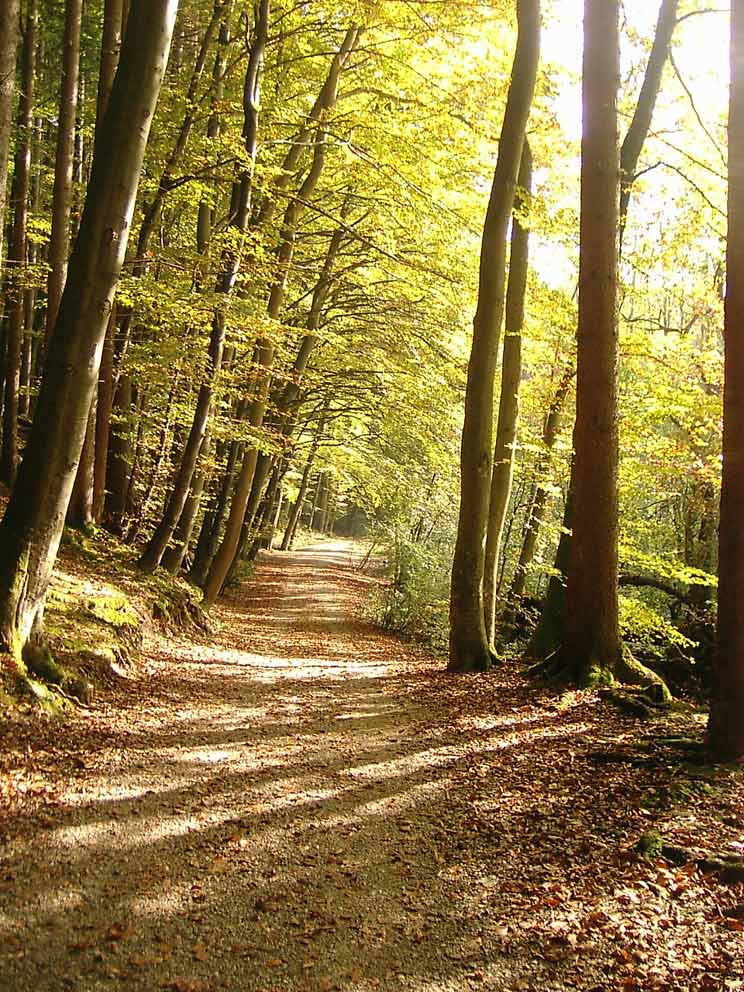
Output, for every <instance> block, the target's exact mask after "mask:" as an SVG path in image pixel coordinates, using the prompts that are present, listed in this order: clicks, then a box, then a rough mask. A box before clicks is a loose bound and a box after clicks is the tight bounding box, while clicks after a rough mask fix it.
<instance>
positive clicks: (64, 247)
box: [46, 0, 83, 342]
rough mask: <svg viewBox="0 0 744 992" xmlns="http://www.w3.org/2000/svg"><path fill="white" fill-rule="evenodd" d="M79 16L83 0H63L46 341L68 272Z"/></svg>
mask: <svg viewBox="0 0 744 992" xmlns="http://www.w3.org/2000/svg"><path fill="white" fill-rule="evenodd" d="M82 16H83V0H66V4H65V28H64V37H63V39H62V85H61V89H60V97H59V123H58V125H57V153H56V158H55V164H54V192H53V194H52V232H51V237H50V239H49V255H48V259H47V260H48V262H49V277H48V280H47V313H46V338H47V342H48V341H49V335H50V334H51V332H52V328H53V327H54V324H55V322H56V320H57V312H58V310H59V301H60V300H61V299H62V290H63V288H64V285H65V277H66V275H67V256H68V252H69V243H70V213H71V211H72V167H73V159H74V155H75V123H76V121H77V106H78V80H79V71H80V28H81V21H82Z"/></svg>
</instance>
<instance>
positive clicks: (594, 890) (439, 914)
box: [0, 543, 744, 992]
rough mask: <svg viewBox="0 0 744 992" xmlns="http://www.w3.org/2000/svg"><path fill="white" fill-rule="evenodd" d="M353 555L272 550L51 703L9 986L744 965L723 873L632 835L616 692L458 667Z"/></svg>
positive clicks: (27, 812)
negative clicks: (171, 632) (374, 591)
mask: <svg viewBox="0 0 744 992" xmlns="http://www.w3.org/2000/svg"><path fill="white" fill-rule="evenodd" d="M351 557H352V552H351V549H350V546H348V545H345V544H341V543H336V544H326V545H316V546H314V547H312V548H310V549H307V550H304V551H301V552H297V553H293V554H291V555H286V554H285V555H281V554H272V555H269V556H267V557H266V558H265V560H264V562H263V564H262V565H261V566H260V568H259V570H258V573H257V575H256V577H255V579H254V580H253V581H252V582H251V583H249V584H247V585H244V586H243V587H241V589H240V590H238V591H236V592H235V593H233V594H232V596H231V597H230V598H229V599H228V601H227V602H226V603H224V604H223V605H222V606H221V607H220V609H219V611H217V618H218V626H219V630H218V632H217V634H216V636H215V638H214V639H213V640H210V641H207V640H204V641H202V642H198V641H193V640H184V641H183V642H182V643H174V642H173V641H168V640H165V639H158V640H155V639H153V640H152V642H151V643H150V644H148V650H147V654H148V663H147V666H146V672H144V673H143V675H142V677H140V678H139V679H138V680H136V681H135V682H134V683H132V684H130V685H129V686H128V687H127V689H126V691H124V690H119V692H118V695H117V697H116V698H115V699H113V700H111V701H108V702H107V703H105V704H101V705H99V706H98V707H97V708H96V709H95V710H94V711H93V712H92V713H91V714H90V715H89V716H87V717H85V716H81V717H79V718H75V719H73V720H72V721H69V723H68V725H66V726H65V727H64V728H59V731H58V729H57V728H56V727H55V725H54V724H48V725H46V730H47V733H49V734H57V733H58V732H59V734H60V738H59V742H58V743H59V748H60V751H59V752H56V751H55V750H54V748H53V746H52V744H51V743H49V754H50V755H51V757H50V758H49V767H48V768H47V769H46V771H45V770H44V769H43V768H42V769H41V771H40V773H39V774H40V775H41V776H42V778H43V779H44V782H45V789H46V791H45V792H43V796H44V801H43V802H41V803H40V802H38V801H37V802H36V804H35V805H34V804H33V803H31V802H30V800H29V805H28V806H27V807H24V806H22V807H21V808H20V809H19V810H17V811H16V812H15V814H14V816H13V817H11V819H10V821H9V822H8V824H7V828H6V830H5V833H4V835H3V836H4V841H5V843H4V845H3V848H2V850H1V851H0V939H1V940H2V944H1V945H0V990H3V992H52V990H54V992H67V990H76V992H98V990H113V989H132V990H142V992H145V990H147V992H150V990H157V989H170V990H172V992H217V990H220V989H229V990H234V992H239V990H251V992H278V990H287V992H290V990H291V992H302V990H305V992H316V990H317V992H330V990H344V992H346V990H348V992H370V990H373V989H382V990H398V989H401V990H403V989H411V990H416V992H455V990H458V992H461V990H462V989H464V988H471V987H472V988H485V989H491V990H500V992H502V990H503V992H506V990H514V992H516V990H527V989H535V990H537V989H540V990H551V989H553V990H559V989H569V988H580V989H586V990H604V989H607V990H614V989H625V990H632V989H641V988H643V989H645V988H649V989H651V988H658V989H677V988H679V989H683V990H692V989H698V988H700V989H703V988H706V989H708V988H711V989H712V988H721V989H724V988H734V987H738V986H734V985H731V984H726V983H727V982H729V983H730V981H731V980H732V978H736V977H737V975H739V976H740V975H741V974H742V972H741V971H740V970H739V969H740V968H741V964H742V960H744V958H742V948H741V941H742V935H741V933H736V932H733V930H732V929H731V928H726V927H722V926H721V925H720V916H721V914H720V912H719V913H718V916H719V919H718V921H717V922H716V921H714V922H710V917H711V914H712V913H713V910H714V906H717V905H718V903H719V901H720V894H719V892H718V890H715V891H714V889H713V888H712V887H711V886H710V885H707V883H705V884H704V883H703V882H699V883H698V882H696V883H695V885H694V886H693V885H692V879H691V876H690V875H689V873H688V876H687V878H688V883H689V886H690V893H693V889H694V897H691V898H690V899H687V897H686V896H685V894H684V893H681V894H679V895H678V896H673V895H671V894H670V892H671V891H672V889H671V886H672V885H676V886H677V887H679V885H680V882H679V880H677V881H674V878H673V877H672V876H673V873H672V872H669V873H668V874H669V876H670V877H669V879H667V880H666V881H665V879H664V878H663V877H661V873H662V869H661V868H660V867H659V866H649V865H647V864H645V863H644V862H641V861H640V859H638V858H637V857H636V856H635V855H634V854H632V853H629V852H630V851H631V849H632V845H633V843H634V840H635V839H637V837H638V835H639V833H640V832H641V830H642V829H643V827H644V825H645V824H646V823H647V820H648V817H650V816H651V813H650V812H649V809H648V808H647V807H648V806H649V805H650V804H651V801H652V798H651V797H652V792H653V795H656V794H657V793H658V790H659V788H660V782H659V779H658V777H657V778H656V779H655V780H652V777H651V778H649V779H648V781H646V780H644V779H643V775H644V774H646V772H645V771H641V772H639V771H637V770H635V769H634V770H633V771H632V775H633V778H632V779H630V780H629V779H628V778H627V775H628V773H627V771H626V770H622V771H621V772H616V771H613V772H611V773H610V772H608V773H607V774H605V771H604V769H603V770H601V778H602V781H600V782H599V783H597V782H589V781H587V777H588V772H587V767H588V766H587V764H586V762H585V760H584V759H583V758H582V755H583V753H584V752H585V751H586V748H587V746H588V740H589V737H590V736H593V738H596V727H594V729H592V730H591V735H590V734H589V731H590V729H591V728H592V721H595V722H596V720H597V713H596V711H597V705H596V698H595V697H593V696H591V695H589V694H586V695H583V694H574V695H573V696H572V697H571V698H570V701H569V702H568V703H565V701H564V704H562V705H560V706H558V705H557V704H556V703H555V700H554V699H553V698H552V697H548V696H547V695H545V694H543V695H540V696H538V694H536V693H535V692H534V690H532V689H531V688H530V687H526V686H525V685H524V684H523V682H522V681H521V679H520V678H519V677H518V676H516V675H508V674H507V673H501V674H499V676H498V677H497V678H496V679H490V680H483V679H481V680H478V679H471V678H464V679H454V680H453V679H451V678H447V677H446V676H444V675H442V673H441V667H442V666H441V663H440V662H438V661H434V660H432V659H431V658H429V657H427V656H425V655H424V654H422V653H420V652H419V651H417V649H415V648H413V647H411V646H408V645H405V644H403V643H401V642H399V641H398V640H397V639H395V638H392V637H390V636H389V635H386V634H384V633H382V632H380V631H378V630H376V629H375V628H373V627H372V626H371V625H369V624H368V623H366V622H365V621H364V620H363V619H361V614H360V606H361V604H362V603H363V601H364V600H365V598H366V596H367V595H368V593H369V590H370V586H371V585H373V584H374V581H375V580H374V579H371V578H369V577H366V576H364V575H362V574H361V573H359V572H358V571H357V570H356V569H355V568H354V567H353V563H352V560H351ZM602 726H603V728H604V730H605V732H609V730H610V729H612V731H613V733H614V734H615V737H614V738H613V739H617V737H618V735H620V736H622V733H623V730H624V729H627V725H626V724H625V723H623V722H622V721H620V723H619V724H618V726H616V727H614V728H608V727H607V720H606V719H605V720H604V721H603V724H602ZM594 743H595V745H596V739H595V740H594ZM39 747H40V748H41V744H40V745H39ZM55 754H62V755H63V756H64V761H66V762H67V764H66V765H65V768H66V774H65V776H64V777H60V776H59V775H57V776H56V777H55V767H54V756H55ZM60 760H62V759H61V758H60ZM595 775H596V772H595ZM44 776H46V778H44ZM612 776H614V778H613V777H612ZM618 776H620V777H618ZM623 776H624V777H623ZM662 785H663V783H662ZM644 789H645V790H646V791H645V792H644ZM623 790H625V792H627V796H626V795H625V794H624V791H623ZM618 795H619V796H621V797H622V803H624V804H626V805H627V806H628V809H625V810H624V811H623V810H619V811H617V815H615V813H614V812H613V813H612V814H607V815H605V814H603V813H602V812H601V810H602V805H603V804H607V803H614V807H616V806H617V803H618ZM644 797H645V798H644ZM722 802H723V803H724V805H725V809H724V807H723V806H722V807H721V810H722V812H721V816H724V813H725V814H727V815H728V816H729V820H730V821H731V822H732V824H733V825H732V826H731V828H730V833H731V836H732V837H733V836H735V835H736V836H738V834H737V831H738V830H740V829H744V824H742V823H741V819H740V814H741V789H740V788H739V789H738V791H737V792H736V794H735V795H733V794H732V793H731V792H730V790H729V791H728V792H727V794H726V798H725V800H722ZM726 804H728V805H726ZM614 807H613V810H614ZM628 810H630V811H631V812H629V811H628ZM653 815H654V818H655V820H654V822H657V821H658V820H659V819H660V818H663V816H664V815H666V816H667V820H668V821H669V829H671V830H673V831H674V830H677V831H678V834H679V831H683V830H684V829H685V828H684V817H682V818H681V819H680V815H679V814H678V813H677V812H675V817H676V819H675V818H670V817H671V814H670V813H669V812H668V810H667V812H666V813H665V811H664V809H662V808H661V807H660V808H659V809H658V810H657V812H656V813H654V814H653ZM737 817H738V818H739V819H738V820H737ZM680 824H682V825H681V826H680ZM688 826H689V825H688ZM688 839H689V838H688ZM654 886H655V888H654ZM667 890H669V891H667ZM661 917H664V919H665V922H664V923H663V925H662V924H661V923H660V922H659V920H660V919H661ZM732 919H733V917H732ZM649 928H652V929H649ZM653 928H655V929H653ZM649 935H650V936H649ZM682 944H683V945H684V946H681V945H682ZM639 947H640V948H641V951H638V952H637V954H639V955H640V956H633V955H632V954H631V951H630V950H624V949H626V948H633V954H636V949H637V948H639ZM624 954H625V955H626V957H624ZM685 955H687V957H685ZM675 962H676V963H677V964H675ZM680 962H681V964H679V963H680ZM677 965H679V967H678V971H677V972H675V970H674V968H675V967H677ZM716 969H718V970H716ZM711 974H713V976H714V980H713V984H708V981H709V979H710V975H711ZM655 975H656V976H657V978H658V982H657V978H654V976H655ZM715 976H718V978H716V977H715ZM677 981H679V984H677ZM716 981H720V984H715V982H716ZM633 982H635V984H633ZM654 982H657V984H654Z"/></svg>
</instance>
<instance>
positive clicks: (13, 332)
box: [0, 0, 39, 486]
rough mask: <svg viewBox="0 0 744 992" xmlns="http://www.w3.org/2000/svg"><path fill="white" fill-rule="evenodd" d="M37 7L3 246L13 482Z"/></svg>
mask: <svg viewBox="0 0 744 992" xmlns="http://www.w3.org/2000/svg"><path fill="white" fill-rule="evenodd" d="M38 23H39V13H38V5H37V0H29V4H28V8H27V12H26V20H25V24H24V29H23V56H22V64H21V65H22V68H21V77H22V78H21V98H20V102H19V107H18V137H17V139H16V153H15V166H14V171H13V184H12V191H11V206H12V208H13V228H12V234H11V238H10V250H9V252H8V265H9V268H10V269H11V272H10V280H9V289H8V294H7V297H8V315H7V321H6V325H5V328H6V331H5V333H6V337H5V396H4V405H3V438H2V451H0V479H1V480H2V481H3V482H4V483H5V484H6V485H8V486H12V485H13V483H14V481H15V477H16V471H17V470H18V457H19V455H18V401H19V393H20V386H21V352H22V348H23V328H24V318H25V308H24V295H25V294H24V288H23V279H24V275H25V268H26V262H27V258H26V249H27V238H26V233H27V226H28V198H29V190H30V186H31V148H32V142H33V133H34V82H35V75H36V72H35V63H36V40H37V35H38Z"/></svg>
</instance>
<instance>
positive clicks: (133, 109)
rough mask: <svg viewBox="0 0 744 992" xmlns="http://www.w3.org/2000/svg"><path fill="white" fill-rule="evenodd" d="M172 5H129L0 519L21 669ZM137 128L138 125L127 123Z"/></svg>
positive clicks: (127, 218)
mask: <svg viewBox="0 0 744 992" xmlns="http://www.w3.org/2000/svg"><path fill="white" fill-rule="evenodd" d="M177 6H178V3H177V0H132V16H131V18H130V20H129V28H128V31H127V35H126V39H125V42H124V47H123V50H122V54H121V64H120V67H119V71H118V73H117V76H116V80H115V82H114V86H113V89H112V91H111V96H110V99H109V105H108V108H107V111H106V118H105V121H104V124H103V134H102V139H101V148H103V149H105V154H101V155H96V156H94V160H93V166H92V170H91V178H90V184H89V186H88V192H87V195H86V200H85V208H84V210H83V217H82V221H81V225H80V232H79V235H78V238H77V242H76V245H75V249H74V251H73V254H72V257H71V259H70V265H69V268H68V274H67V283H66V285H65V290H64V293H63V296H62V302H61V304H60V309H59V316H58V319H57V326H56V327H55V329H54V332H53V334H52V338H51V345H50V351H49V361H48V362H47V369H46V374H45V376H44V378H43V380H42V384H41V390H40V393H39V400H38V406H37V412H36V418H35V420H34V426H33V429H32V431H31V436H30V439H29V442H28V447H27V451H26V457H25V458H24V460H23V464H22V465H21V469H20V472H19V474H18V480H17V483H16V486H15V487H14V490H13V493H12V495H11V499H10V502H9V504H8V508H7V511H6V513H5V516H4V518H3V520H2V523H0V646H1V648H2V653H3V655H4V656H5V658H6V666H7V667H8V668H9V669H10V670H14V671H19V672H22V670H23V662H22V660H21V655H22V651H23V649H24V647H25V646H26V644H27V643H28V642H29V641H30V640H31V639H32V637H33V639H36V638H41V634H42V619H43V612H44V602H45V598H46V591H47V587H48V584H49V579H50V577H51V572H52V567H53V565H54V561H55V558H56V554H57V549H58V547H59V541H60V538H61V536H62V529H63V526H64V520H65V514H66V512H67V503H68V501H69V498H70V492H71V490H72V484H73V482H74V476H75V469H76V466H77V461H78V458H79V457H80V452H81V449H82V446H83V440H84V436H85V429H86V424H87V421H88V412H89V409H90V404H91V401H92V398H93V393H94V391H95V388H96V383H97V381H98V366H99V362H100V356H101V348H102V345H103V338H104V335H105V332H106V324H107V322H108V316H109V313H110V311H111V306H112V303H113V297H114V293H115V291H116V284H117V281H118V278H119V273H120V272H121V267H122V264H123V262H124V256H125V253H126V248H127V240H128V233H129V229H130V225H131V220H132V214H133V212H134V204H135V199H136V194H137V187H138V183H139V177H140V172H141V169H142V161H143V158H144V154H145V148H146V146H147V140H148V136H149V133H150V125H151V123H152V119H153V114H154V111H155V105H156V103H157V99H158V95H159V93H160V87H161V83H162V80H163V75H164V73H165V67H166V63H167V59H168V51H169V48H170V40H171V35H172V32H173V23H174V20H175V16H176V9H177ZM134 122H136V126H134V127H133V126H132V125H133V123H134Z"/></svg>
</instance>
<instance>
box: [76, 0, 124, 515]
mask: <svg viewBox="0 0 744 992" xmlns="http://www.w3.org/2000/svg"><path fill="white" fill-rule="evenodd" d="M125 20H126V7H125V3H124V0H105V3H104V8H103V35H102V38H101V58H100V68H99V73H98V92H97V100H96V129H95V138H94V146H93V154H94V156H95V153H96V151H99V145H100V136H101V125H102V122H103V118H104V115H105V113H106V107H107V106H108V99H109V95H110V93H111V87H112V85H113V82H114V77H115V75H116V69H117V67H118V65H119V55H120V53H121V39H122V33H123V30H124V24H125ZM99 154H100V151H99ZM115 334H116V305H114V306H112V308H111V315H110V317H109V322H108V326H107V328H106V336H105V339H104V344H103V352H102V355H101V369H100V373H99V378H98V388H97V396H96V401H95V409H96V424H95V432H96V433H95V452H94V455H93V507H92V511H93V519H94V520H95V522H96V523H100V522H101V521H102V520H103V516H104V507H105V502H106V472H107V468H108V462H109V442H110V439H111V417H112V413H113V408H114V337H115ZM89 444H90V439H89V438H88V436H87V434H86V439H85V445H86V446H87V445H89Z"/></svg>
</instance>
